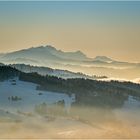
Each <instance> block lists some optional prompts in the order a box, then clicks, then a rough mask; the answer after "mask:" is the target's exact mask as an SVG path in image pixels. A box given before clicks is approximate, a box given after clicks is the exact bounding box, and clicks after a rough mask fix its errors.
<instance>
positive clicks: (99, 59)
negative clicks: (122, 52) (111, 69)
mask: <svg viewBox="0 0 140 140" xmlns="http://www.w3.org/2000/svg"><path fill="white" fill-rule="evenodd" d="M93 61H101V62H108V63H110V62H113V61H114V60H112V59H111V58H109V57H106V56H96V57H95V58H94V59H93Z"/></svg>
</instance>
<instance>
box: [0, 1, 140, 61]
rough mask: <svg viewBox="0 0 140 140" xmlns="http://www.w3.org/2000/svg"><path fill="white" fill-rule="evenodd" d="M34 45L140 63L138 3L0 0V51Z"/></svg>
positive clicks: (139, 14)
mask: <svg viewBox="0 0 140 140" xmlns="http://www.w3.org/2000/svg"><path fill="white" fill-rule="evenodd" d="M40 45H52V46H54V47H55V48H56V49H61V50H63V51H77V50H81V51H82V52H84V53H85V54H86V55H87V56H89V57H95V56H97V55H105V56H108V57H111V58H114V59H117V60H123V61H134V62H140V55H139V52H140V1H77V2H76V1H61V2H60V1H59V2H57V1H53V2H49V1H42V2H39V1H30V2H28V1H22V2H20V1H5V2H4V1H0V53H2V52H11V51H15V50H20V49H25V48H30V47H36V46H40Z"/></svg>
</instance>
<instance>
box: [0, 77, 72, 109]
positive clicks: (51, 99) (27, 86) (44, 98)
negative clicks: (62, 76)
mask: <svg viewBox="0 0 140 140" xmlns="http://www.w3.org/2000/svg"><path fill="white" fill-rule="evenodd" d="M36 86H37V85H36V84H33V83H29V82H23V81H19V80H18V79H16V85H12V82H11V81H10V80H7V81H4V82H0V108H3V109H7V110H9V109H10V110H13V111H17V110H23V111H27V110H28V111H32V110H33V109H34V107H35V106H36V105H39V104H41V103H46V104H49V105H51V104H53V103H56V102H58V101H62V100H64V103H65V109H66V110H68V109H69V108H70V107H71V103H72V102H74V95H73V96H72V97H70V96H68V95H67V94H63V93H56V92H50V91H40V90H36ZM39 93H42V95H39ZM11 96H18V97H21V98H22V100H18V101H12V100H9V99H8V97H11Z"/></svg>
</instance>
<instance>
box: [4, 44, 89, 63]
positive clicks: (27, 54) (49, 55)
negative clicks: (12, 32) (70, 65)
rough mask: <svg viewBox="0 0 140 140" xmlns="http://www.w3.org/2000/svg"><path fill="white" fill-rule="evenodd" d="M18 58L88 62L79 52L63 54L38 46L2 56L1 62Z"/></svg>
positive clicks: (50, 48) (50, 47)
mask: <svg viewBox="0 0 140 140" xmlns="http://www.w3.org/2000/svg"><path fill="white" fill-rule="evenodd" d="M18 58H22V59H25V58H26V59H32V60H36V61H37V60H38V61H40V60H43V61H44V60H51V61H66V60H80V61H81V60H89V58H88V57H86V55H85V54H83V53H82V52H81V51H76V52H63V51H61V50H57V49H55V48H54V47H52V46H45V47H44V46H39V47H36V48H34V47H32V48H29V49H24V50H19V51H15V52H11V53H7V54H5V55H4V56H2V59H3V60H16V59H18Z"/></svg>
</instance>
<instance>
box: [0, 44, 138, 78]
mask: <svg viewBox="0 0 140 140" xmlns="http://www.w3.org/2000/svg"><path fill="white" fill-rule="evenodd" d="M0 62H1V63H4V64H26V65H32V66H38V67H49V68H53V69H61V70H62V69H63V70H68V71H72V72H75V73H77V72H81V73H84V74H87V75H98V76H104V75H105V76H107V77H114V78H116V77H117V78H118V77H119V78H126V79H131V80H132V79H135V78H139V77H140V74H139V70H140V63H130V62H121V61H117V60H113V59H111V58H109V57H107V56H96V57H95V58H89V57H87V56H86V55H85V54H84V53H83V52H81V51H74V52H64V51H62V50H58V49H56V48H54V47H52V46H50V45H47V46H39V47H32V48H28V49H23V50H19V51H15V52H10V53H6V54H2V55H1V56H0ZM120 76H121V77H120Z"/></svg>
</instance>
